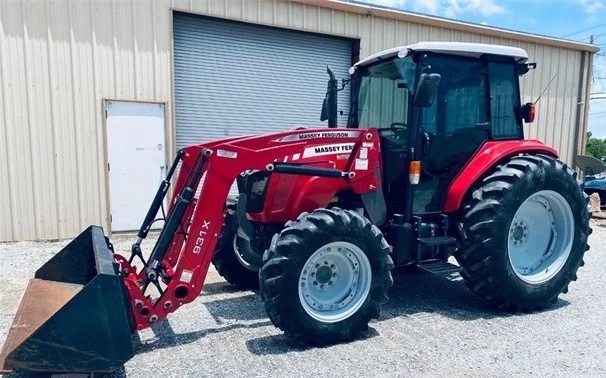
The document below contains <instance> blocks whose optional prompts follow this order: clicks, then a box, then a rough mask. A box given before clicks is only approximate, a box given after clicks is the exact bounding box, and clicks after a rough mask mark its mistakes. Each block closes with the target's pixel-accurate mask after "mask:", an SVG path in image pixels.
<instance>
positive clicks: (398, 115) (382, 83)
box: [351, 57, 416, 128]
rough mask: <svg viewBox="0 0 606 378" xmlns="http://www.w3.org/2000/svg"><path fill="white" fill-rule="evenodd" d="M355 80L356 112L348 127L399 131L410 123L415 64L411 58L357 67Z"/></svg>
mask: <svg viewBox="0 0 606 378" xmlns="http://www.w3.org/2000/svg"><path fill="white" fill-rule="evenodd" d="M360 71H361V72H359V76H358V78H357V79H358V80H357V81H356V84H357V87H358V90H357V97H356V98H355V99H354V100H355V101H357V104H355V105H357V107H356V106H353V107H352V108H354V109H355V108H357V112H356V114H355V115H354V117H352V120H351V121H352V122H351V126H354V127H361V128H369V127H374V128H389V127H391V126H392V125H394V124H395V126H397V127H399V128H403V127H406V126H407V125H408V123H409V122H410V120H409V119H410V117H409V115H410V108H411V101H409V91H412V90H413V88H414V81H415V73H416V64H415V63H414V62H413V61H412V58H410V57H405V58H396V59H393V60H390V61H387V62H384V63H379V64H376V65H373V66H370V67H368V68H361V69H360Z"/></svg>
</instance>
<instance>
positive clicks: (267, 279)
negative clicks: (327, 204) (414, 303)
mask: <svg viewBox="0 0 606 378" xmlns="http://www.w3.org/2000/svg"><path fill="white" fill-rule="evenodd" d="M264 260H265V264H264V265H263V267H262V268H261V273H260V293H261V298H262V300H263V302H264V305H265V309H266V311H267V313H268V315H269V318H270V319H271V321H272V323H273V324H274V325H275V326H276V327H278V328H280V329H282V330H283V331H284V332H285V334H286V336H287V337H290V338H293V339H296V340H298V341H301V342H304V343H306V344H311V345H326V344H332V343H335V342H341V341H348V340H351V339H353V338H354V337H356V336H357V335H358V334H360V333H361V332H363V331H365V330H366V329H367V328H368V322H369V321H370V320H371V319H372V318H377V317H378V316H379V310H380V306H381V303H383V302H385V301H387V295H386V294H387V289H388V288H389V287H390V286H391V285H392V284H393V279H392V277H391V269H392V268H393V262H392V260H391V257H390V256H389V245H388V244H387V242H386V241H385V239H384V238H383V235H382V234H381V232H380V231H379V229H378V228H377V227H375V226H374V225H372V224H371V223H370V222H369V221H368V220H367V219H366V218H364V217H363V216H361V215H360V214H358V213H356V212H353V211H348V210H341V209H338V208H332V209H330V210H329V209H320V210H316V211H314V212H313V213H311V214H307V213H305V214H302V215H301V216H299V218H298V219H297V220H295V221H294V222H289V223H288V224H287V225H286V228H285V229H284V230H283V231H282V232H281V233H280V234H277V235H276V236H274V239H273V240H272V243H271V246H270V248H269V250H268V251H267V252H266V256H265V259H264Z"/></svg>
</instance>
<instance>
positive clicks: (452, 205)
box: [442, 140, 558, 213]
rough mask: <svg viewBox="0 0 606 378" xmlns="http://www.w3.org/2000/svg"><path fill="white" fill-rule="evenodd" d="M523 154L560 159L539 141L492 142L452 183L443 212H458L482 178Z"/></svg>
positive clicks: (486, 145)
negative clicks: (511, 158)
mask: <svg viewBox="0 0 606 378" xmlns="http://www.w3.org/2000/svg"><path fill="white" fill-rule="evenodd" d="M522 153H534V154H537V153H541V154H546V155H551V156H554V157H558V152H557V151H556V150H555V149H554V148H552V147H549V146H547V145H545V144H543V143H541V142H539V141H538V140H509V141H490V142H486V143H484V144H483V145H482V147H480V149H479V150H478V151H476V153H475V154H474V155H473V156H472V157H471V159H470V160H469V161H468V162H467V164H465V166H464V167H463V169H462V170H461V172H459V174H458V175H457V176H456V177H455V179H454V180H453V181H452V182H451V183H450V186H449V187H448V190H447V192H446V200H445V201H444V206H443V207H442V211H443V212H444V213H452V212H454V211H457V210H458V209H459V207H460V206H461V203H462V202H463V198H464V197H465V195H466V194H467V193H468V192H469V190H470V189H471V187H472V186H473V184H475V183H476V182H477V181H478V180H479V179H480V178H481V177H482V176H484V175H485V174H486V173H487V172H488V171H489V170H490V169H492V168H493V167H494V166H495V165H496V164H497V163H498V162H499V161H501V160H503V159H505V158H508V157H510V156H514V155H517V154H522Z"/></svg>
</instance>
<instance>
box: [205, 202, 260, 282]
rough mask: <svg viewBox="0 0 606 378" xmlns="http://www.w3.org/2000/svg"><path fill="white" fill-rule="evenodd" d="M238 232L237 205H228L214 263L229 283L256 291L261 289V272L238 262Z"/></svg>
mask: <svg viewBox="0 0 606 378" xmlns="http://www.w3.org/2000/svg"><path fill="white" fill-rule="evenodd" d="M237 232H238V221H237V219H236V205H235V204H229V205H227V216H226V217H225V222H224V224H223V228H222V229H221V235H219V240H218V241H217V247H216V248H215V253H214V255H213V259H212V263H213V265H214V267H215V269H217V272H218V273H219V275H221V277H223V278H224V279H225V280H226V281H227V282H229V283H230V284H232V285H234V286H236V287H237V288H238V289H241V290H256V289H257V288H258V287H259V271H258V269H257V270H250V269H248V268H247V267H245V266H244V265H242V263H241V262H240V261H239V260H238V258H237V257H236V253H237V252H236V251H234V244H233V243H234V238H235V237H236V235H237Z"/></svg>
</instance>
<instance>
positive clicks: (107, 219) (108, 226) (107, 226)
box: [101, 97, 172, 236]
mask: <svg viewBox="0 0 606 378" xmlns="http://www.w3.org/2000/svg"><path fill="white" fill-rule="evenodd" d="M108 102H132V103H138V104H152V105H153V104H156V105H164V146H165V148H164V165H165V166H168V164H169V163H168V161H169V150H170V149H169V148H167V145H168V141H169V140H170V139H169V128H170V127H169V125H168V120H169V118H168V117H169V116H168V113H169V110H168V102H167V101H147V100H129V99H117V98H109V97H104V98H102V99H101V119H102V122H101V124H102V129H103V130H102V133H103V167H101V170H102V171H103V179H104V181H105V185H104V186H105V201H103V205H104V207H105V211H103V223H104V226H103V229H104V231H105V233H106V234H107V235H108V236H110V235H112V234H113V233H114V231H113V230H112V222H111V199H110V198H111V196H110V187H109V170H108V169H107V167H108V165H109V148H108V144H109V143H108V140H107V110H106V109H107V103H108ZM171 193H172V191H170V190H169V191H168V193H167V196H169V195H171ZM141 221H142V222H143V219H141ZM116 232H118V231H116ZM130 232H131V231H125V233H130Z"/></svg>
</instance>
